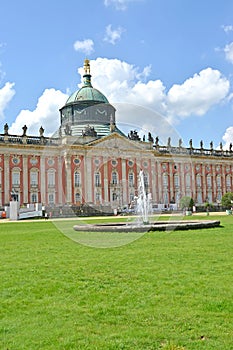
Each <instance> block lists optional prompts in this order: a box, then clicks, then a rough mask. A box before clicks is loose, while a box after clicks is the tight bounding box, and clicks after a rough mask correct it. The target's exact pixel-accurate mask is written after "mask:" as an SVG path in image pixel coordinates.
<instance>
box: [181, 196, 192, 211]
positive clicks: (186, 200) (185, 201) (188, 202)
mask: <svg viewBox="0 0 233 350" xmlns="http://www.w3.org/2000/svg"><path fill="white" fill-rule="evenodd" d="M193 206H194V201H193V199H192V198H191V197H188V196H184V197H182V198H181V200H180V207H181V209H186V210H188V209H190V210H192V208H193Z"/></svg>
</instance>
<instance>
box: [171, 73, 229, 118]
mask: <svg viewBox="0 0 233 350" xmlns="http://www.w3.org/2000/svg"><path fill="white" fill-rule="evenodd" d="M229 88H230V83H229V81H228V80H227V79H226V78H225V77H223V76H222V75H221V73H220V72H219V71H218V70H214V69H212V68H206V69H204V70H202V71H201V72H200V73H199V74H194V76H193V77H192V78H189V79H187V80H186V81H185V82H184V83H183V84H181V85H177V84H175V85H173V86H172V87H171V89H170V90H169V91H168V94H167V106H168V111H169V114H170V115H171V116H174V115H176V116H178V117H188V116H190V115H192V114H196V115H203V114H205V113H206V112H207V111H208V110H209V109H210V108H211V107H212V106H214V105H215V104H218V103H220V102H221V101H222V100H223V99H224V98H226V97H227V95H228V92H229Z"/></svg>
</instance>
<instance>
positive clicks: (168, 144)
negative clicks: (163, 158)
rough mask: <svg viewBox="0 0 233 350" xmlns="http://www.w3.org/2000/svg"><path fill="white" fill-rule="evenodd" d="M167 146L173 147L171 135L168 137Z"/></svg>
mask: <svg viewBox="0 0 233 350" xmlns="http://www.w3.org/2000/svg"><path fill="white" fill-rule="evenodd" d="M167 147H171V138H170V136H169V137H168V139H167Z"/></svg>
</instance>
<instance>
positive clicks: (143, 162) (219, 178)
mask: <svg viewBox="0 0 233 350" xmlns="http://www.w3.org/2000/svg"><path fill="white" fill-rule="evenodd" d="M115 112H116V110H115V108H114V106H112V105H111V104H110V103H109V101H108V99H107V98H106V97H105V96H104V95H103V94H102V93H101V92H100V91H98V90H97V89H95V88H94V87H93V86H92V83H91V74H90V64H89V61H88V60H85V62H84V76H83V86H82V88H81V89H79V90H77V91H75V92H74V93H73V94H72V95H71V96H70V97H69V98H68V100H67V102H66V104H65V105H64V106H63V107H62V108H61V109H60V127H59V130H57V131H56V133H55V134H54V135H53V137H45V136H44V129H43V127H41V128H40V130H39V131H38V136H31V135H28V133H27V126H26V125H25V126H23V127H22V134H21V135H11V134H9V130H8V125H7V124H5V126H4V132H3V133H2V134H0V206H1V207H4V206H7V205H9V202H10V201H11V200H12V196H13V197H14V199H17V200H18V201H19V203H20V205H21V206H22V205H27V204H30V203H37V202H39V203H42V204H43V205H45V206H50V207H53V208H62V207H65V206H72V207H73V208H77V210H78V208H81V207H85V206H86V207H88V206H89V207H92V208H95V209H96V210H101V211H102V210H107V211H113V210H114V209H115V208H118V207H124V206H128V205H130V204H132V203H133V201H134V198H135V196H136V195H137V182H138V174H139V171H140V170H141V169H142V170H143V173H144V182H145V187H146V191H147V192H148V193H151V198H152V201H153V205H154V206H155V207H156V205H162V206H164V205H166V206H169V205H171V204H173V205H177V206H179V201H180V198H181V197H183V196H190V197H192V198H193V199H194V201H195V203H196V204H197V205H201V204H203V203H205V202H210V203H215V204H216V205H217V204H218V203H220V201H221V198H222V195H223V194H224V193H226V192H229V191H233V184H232V178H233V161H232V160H233V151H232V145H230V148H229V150H223V148H222V145H221V144H220V148H219V149H214V148H213V145H212V143H210V147H209V148H208V149H206V148H203V143H202V142H201V143H200V147H199V148H194V147H193V145H192V140H190V143H189V147H188V148H187V147H183V146H182V142H181V140H180V142H179V144H178V145H177V146H172V145H171V140H170V138H168V141H167V144H166V145H160V141H159V138H158V137H156V138H155V139H154V138H153V137H152V135H151V133H148V137H147V138H146V139H145V138H143V139H141V138H140V137H139V135H138V133H137V131H133V130H131V131H130V130H129V133H128V135H125V134H124V133H123V132H122V131H121V130H120V129H119V128H118V127H117V123H116V119H115ZM58 118H59V111H58Z"/></svg>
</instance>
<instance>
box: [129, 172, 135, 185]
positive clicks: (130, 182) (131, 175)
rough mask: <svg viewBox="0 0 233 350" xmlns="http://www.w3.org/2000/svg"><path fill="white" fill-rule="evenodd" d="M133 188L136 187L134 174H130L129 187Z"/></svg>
mask: <svg viewBox="0 0 233 350" xmlns="http://www.w3.org/2000/svg"><path fill="white" fill-rule="evenodd" d="M133 186H134V174H133V173H129V187H133Z"/></svg>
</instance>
